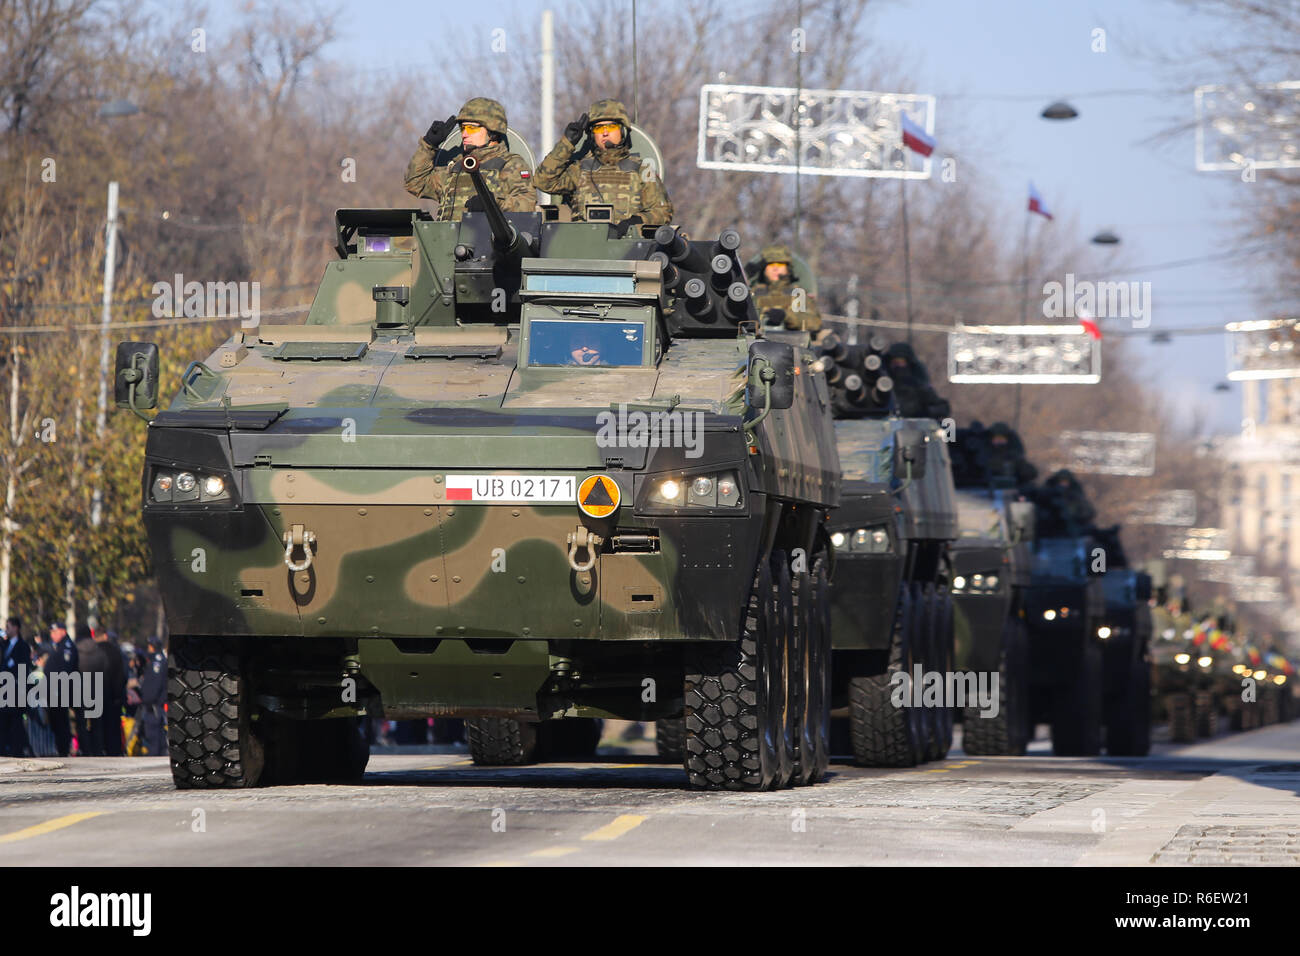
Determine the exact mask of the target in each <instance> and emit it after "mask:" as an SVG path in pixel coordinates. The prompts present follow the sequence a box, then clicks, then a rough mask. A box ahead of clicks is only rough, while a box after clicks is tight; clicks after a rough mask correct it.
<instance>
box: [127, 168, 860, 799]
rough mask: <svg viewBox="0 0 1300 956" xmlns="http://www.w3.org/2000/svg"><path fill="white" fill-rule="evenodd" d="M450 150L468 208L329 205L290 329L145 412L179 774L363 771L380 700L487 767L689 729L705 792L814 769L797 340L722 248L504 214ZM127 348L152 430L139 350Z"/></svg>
mask: <svg viewBox="0 0 1300 956" xmlns="http://www.w3.org/2000/svg"><path fill="white" fill-rule="evenodd" d="M465 167H466V170H467V171H469V172H470V174H471V176H472V177H473V179H474V181H475V186H476V189H477V193H478V198H479V200H480V202H481V205H482V208H481V210H476V211H471V212H469V213H467V214H466V215H465V217H464V218H463V219H461V220H460V221H458V222H437V221H432V220H431V219H430V217H429V216H428V215H427V214H425V213H423V212H421V211H419V210H414V209H359V210H346V209H345V210H339V212H338V213H337V215H336V225H337V239H338V242H337V252H338V261H336V262H333V263H331V264H329V265H327V267H326V269H325V274H324V277H323V279H322V281H321V285H320V289H319V291H318V293H317V295H316V298H315V301H314V302H313V304H312V307H311V311H310V313H309V315H308V317H307V320H306V323H305V324H303V325H270V324H264V325H261V326H260V327H259V328H257V329H256V330H253V331H246V332H241V333H237V334H235V335H234V336H233V337H232V338H231V339H230V340H228V341H227V342H225V343H224V344H223V345H221V346H220V347H219V348H218V349H217V350H216V351H215V352H214V353H213V354H212V355H210V356H208V357H207V358H206V359H204V360H203V361H201V362H193V363H191V364H190V365H189V367H188V368H187V369H186V370H185V372H184V374H183V375H182V377H181V388H180V391H179V392H178V393H177V394H176V395H175V397H174V398H173V399H172V401H171V403H170V405H169V406H168V407H167V409H166V410H165V411H162V412H160V413H159V414H157V415H156V417H154V418H153V419H152V420H151V421H150V422H149V427H148V437H147V441H146V449H145V472H144V475H143V477H142V482H143V499H144V500H143V511H144V522H145V527H146V529H147V532H148V538H149V545H150V549H151V552H152V557H153V563H154V567H155V569H156V573H157V575H158V579H159V584H160V588H161V590H162V594H163V601H164V605H165V609H166V613H167V619H168V625H169V627H170V630H171V634H172V637H171V659H170V662H169V672H170V675H169V676H170V686H169V707H170V718H171V719H170V731H169V733H170V749H171V763H172V773H173V778H174V780H175V783H176V785H177V786H178V787H180V788H194V787H249V786H254V785H257V784H263V783H270V782H279V781H293V780H303V779H326V780H355V779H357V778H358V777H359V776H360V775H361V773H362V772H363V770H364V767H365V763H366V757H367V752H366V749H365V746H364V741H363V740H362V737H361V735H360V733H359V729H358V724H359V720H360V718H362V717H366V716H371V715H382V716H384V717H388V718H407V717H426V716H438V717H444V716H463V717H465V718H467V726H466V731H467V738H468V742H469V746H470V750H471V753H472V756H473V758H474V760H475V762H476V763H478V764H489V765H492V764H497V765H499V764H526V763H529V762H532V761H534V760H536V759H538V750H539V738H541V745H542V746H545V745H547V741H546V738H547V737H548V736H549V738H550V743H549V746H551V747H552V748H553V749H554V748H557V747H558V748H559V749H565V750H570V751H572V750H573V749H575V748H579V749H586V750H589V749H590V748H591V747H592V746H594V739H593V738H592V735H591V733H590V724H589V722H590V721H593V720H595V719H600V718H623V719H635V720H657V719H660V718H673V717H684V730H683V733H684V741H685V756H684V766H685V769H686V773H687V778H688V782H689V784H690V786H692V787H696V788H702V789H724V788H725V789H736V790H767V789H772V788H776V787H781V786H785V785H787V784H789V783H791V782H793V783H799V784H806V783H811V782H814V781H816V780H818V779H819V778H820V777H821V775H822V774H823V773H824V772H825V768H826V763H827V744H826V735H827V724H828V720H829V716H828V712H829V673H830V671H829V665H830V649H829V632H828V629H827V626H826V622H825V607H826V603H827V600H828V599H827V590H828V587H827V583H826V582H827V575H828V572H829V566H828V565H829V559H830V554H829V549H828V548H827V547H825V545H824V541H825V531H824V523H825V519H826V516H827V514H828V512H829V511H830V509H832V508H833V507H834V506H835V505H836V504H837V503H838V497H839V484H840V468H839V461H838V457H837V453H836V447H835V436H834V432H833V427H832V422H831V418H830V413H829V393H828V391H827V386H826V382H825V377H824V376H823V375H821V374H819V373H818V372H817V371H816V368H815V362H816V356H814V355H813V354H812V353H811V352H810V351H808V350H807V349H803V348H800V347H797V346H795V345H791V344H789V343H785V342H778V341H773V340H770V339H765V338H763V337H762V336H761V334H759V333H758V330H757V329H756V325H757V315H756V312H755V310H754V306H753V303H752V300H751V298H750V296H749V292H748V289H747V287H746V285H745V283H744V281H743V278H742V276H743V273H742V271H741V266H740V263H739V261H738V259H737V256H736V249H737V248H738V247H739V243H740V237H739V236H738V235H737V234H736V233H735V232H733V231H726V232H723V233H722V234H721V235H720V236H719V238H718V239H717V240H716V241H709V240H691V239H688V238H687V237H686V236H685V235H684V234H683V233H682V231H681V230H680V229H679V228H677V227H675V226H662V227H659V228H658V229H657V230H652V229H648V228H645V229H638V230H636V231H634V232H632V233H631V234H629V235H626V236H617V235H615V234H614V233H615V230H614V229H613V228H612V227H611V224H609V223H605V222H585V223H571V222H559V221H555V211H554V210H552V209H545V208H544V209H543V210H542V211H540V212H536V213H510V214H504V213H502V212H501V210H500V207H499V206H498V205H497V203H496V201H495V199H494V198H493V196H492V194H491V193H490V191H489V190H488V189H487V188H486V187H485V186H484V184H483V182H482V179H481V175H480V174H479V173H478V171H477V170H476V169H475V168H474V164H473V163H472V162H469V161H467V162H466V163H465ZM117 366H118V371H117V385H116V396H115V397H116V401H117V404H118V405H119V406H120V407H126V408H132V409H134V410H135V411H136V413H137V414H140V415H141V417H144V416H143V412H142V411H141V410H142V409H148V408H152V407H155V405H156V401H157V394H158V388H159V383H158V380H157V368H158V355H157V349H156V347H155V346H153V345H150V344H148V343H139V342H125V343H122V344H121V345H120V346H119V348H118V363H117ZM581 722H588V723H587V724H583V723H581ZM575 725H576V726H575ZM571 727H572V728H574V729H573V730H569V729H568V728H571ZM557 741H558V743H557Z"/></svg>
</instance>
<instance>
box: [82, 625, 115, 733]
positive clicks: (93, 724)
mask: <svg viewBox="0 0 1300 956" xmlns="http://www.w3.org/2000/svg"><path fill="white" fill-rule="evenodd" d="M77 657H78V670H80V671H81V673H82V674H89V675H91V676H90V681H89V689H88V690H87V694H88V695H89V697H90V699H89V700H86V699H83V700H82V704H83V706H82V707H80V708H79V709H78V710H77V749H78V750H79V751H80V752H81V755H82V756H83V757H102V756H104V722H105V719H106V718H107V717H108V716H109V710H108V688H107V684H108V680H107V671H108V658H107V656H106V655H105V653H104V645H103V644H101V643H98V642H96V641H95V639H94V638H93V637H92V636H91V633H90V628H89V627H87V626H86V625H85V624H78V625H77ZM83 680H84V679H83ZM83 686H84V685H83ZM87 704H97V705H98V707H94V706H90V707H87V706H84V705H87ZM92 715H94V716H92Z"/></svg>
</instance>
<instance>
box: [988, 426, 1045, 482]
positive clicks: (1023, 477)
mask: <svg viewBox="0 0 1300 956" xmlns="http://www.w3.org/2000/svg"><path fill="white" fill-rule="evenodd" d="M988 444H989V453H988V461H989V480H990V481H991V482H992V483H993V484H995V485H997V486H999V487H1012V488H1022V487H1024V486H1025V485H1028V484H1029V483H1030V482H1032V481H1033V480H1034V479H1035V478H1037V477H1038V469H1037V468H1035V467H1034V466H1033V465H1032V464H1030V463H1029V461H1028V460H1027V459H1026V458H1025V446H1024V443H1023V442H1021V440H1020V436H1019V435H1018V434H1017V433H1016V430H1015V429H1014V428H1012V427H1011V426H1010V425H1008V424H1007V423H1006V422H994V423H993V425H992V426H990V428H989V430H988Z"/></svg>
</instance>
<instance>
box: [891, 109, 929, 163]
mask: <svg viewBox="0 0 1300 956" xmlns="http://www.w3.org/2000/svg"><path fill="white" fill-rule="evenodd" d="M898 118H899V121H900V122H901V123H902V126H903V145H904V146H906V147H907V148H908V149H910V150H911V151H912V152H914V153H920V154H921V155H922V156H929V155H930V154H931V153H933V152H934V137H933V136H931V135H929V134H928V133H927V132H926V131H925V130H924V129H922V128H921V127H920V125H919V124H918V123H916V121H915V120H913V119H912V117H910V116H908V115H907V114H906V113H905V112H903V111H902V110H899V111H898Z"/></svg>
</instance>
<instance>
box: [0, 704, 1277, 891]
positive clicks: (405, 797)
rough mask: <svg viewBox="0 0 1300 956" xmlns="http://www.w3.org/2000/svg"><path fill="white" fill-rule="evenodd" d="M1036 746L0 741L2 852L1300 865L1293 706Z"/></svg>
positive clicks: (74, 862)
mask: <svg viewBox="0 0 1300 956" xmlns="http://www.w3.org/2000/svg"><path fill="white" fill-rule="evenodd" d="M648 746H649V745H647V744H639V745H636V746H635V747H634V748H633V749H636V747H639V748H640V749H648ZM1049 753H1050V751H1049V746H1048V744H1047V742H1046V741H1045V740H1041V739H1040V740H1038V741H1036V742H1035V744H1034V745H1033V747H1032V749H1031V753H1030V755H1029V756H1027V757H1022V758H1009V757H966V756H964V755H963V754H962V752H961V751H960V750H959V749H958V748H956V747H955V748H954V755H953V756H952V757H950V758H949V759H948V760H945V761H943V762H940V763H933V764H926V765H924V766H922V767H919V768H916V769H913V770H877V769H870V770H868V769H861V768H856V767H852V766H849V765H847V764H843V763H837V764H834V765H832V774H831V776H830V778H829V779H828V780H827V781H826V782H825V783H823V784H821V785H819V786H816V787H812V788H800V789H795V790H786V791H782V792H779V793H770V794H730V793H721V794H719V793H694V792H691V791H688V790H686V789H685V788H684V779H683V775H682V772H681V770H680V769H678V768H677V767H675V766H669V765H664V764H660V763H656V762H654V760H653V758H651V757H650V756H648V755H644V754H626V753H624V754H611V755H609V756H602V757H601V758H600V759H598V760H597V761H595V762H592V763H585V764H548V765H543V766H536V767H527V768H519V769H494V768H482V769H481V768H476V767H473V766H472V765H471V764H470V761H469V758H468V756H467V755H465V754H463V753H457V754H447V753H441V754H428V753H425V754H375V755H373V756H372V757H371V760H370V767H369V770H368V772H367V774H366V777H365V781H364V782H363V784H361V785H360V786H332V787H331V786H298V787H285V788H274V789H259V790H252V791H244V792H239V791H234V792H217V793H208V792H194V791H189V792H178V791H176V790H174V789H173V788H172V783H171V777H170V773H169V771H168V767H167V764H166V761H165V760H163V759H162V758H147V757H143V758H121V759H107V758H77V759H68V760H26V761H18V760H4V761H0V866H41V865H49V864H57V865H62V866H83V865H105V866H108V865H111V866H130V865H134V864H145V865H150V864H152V865H165V866H214V865H216V866H220V865H227V864H284V865H331V866H350V865H418V864H435V865H440V864H453V865H479V866H549V865H560V866H587V865H620V864H703V865H738V864H739V865H746V864H796V865H801V864H808V865H825V864H865V865H874V864H888V865H898V864H903V865H911V864H916V865H936V864H938V865H963V864H978V865H990V864H992V865H998V864H1030V865H1035V864H1048V865H1080V866H1091V865H1139V866H1140V865H1157V866H1160V865H1188V864H1191V865H1196V864H1214V865H1223V864H1225V863H1226V864H1234V863H1236V864H1243V865H1249V864H1272V865H1291V866H1296V865H1300V800H1298V799H1297V796H1298V795H1300V722H1297V723H1293V724H1289V725H1283V726H1273V727H1267V728H1263V729H1261V730H1256V731H1252V732H1250V733H1245V734H1236V735H1232V736H1224V737H1219V738H1216V739H1214V740H1210V741H1206V742H1203V743H1200V744H1196V745H1193V746H1181V747H1174V746H1171V745H1169V744H1167V743H1157V745H1156V748H1155V751H1154V752H1153V754H1152V755H1151V756H1150V757H1148V758H1144V759H1108V758H1099V759H1078V758H1073V759H1072V758H1054V757H1051V756H1050V755H1049Z"/></svg>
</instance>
